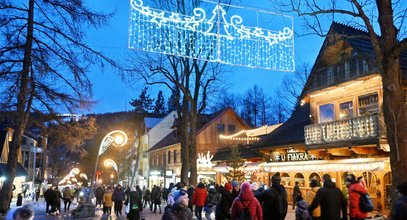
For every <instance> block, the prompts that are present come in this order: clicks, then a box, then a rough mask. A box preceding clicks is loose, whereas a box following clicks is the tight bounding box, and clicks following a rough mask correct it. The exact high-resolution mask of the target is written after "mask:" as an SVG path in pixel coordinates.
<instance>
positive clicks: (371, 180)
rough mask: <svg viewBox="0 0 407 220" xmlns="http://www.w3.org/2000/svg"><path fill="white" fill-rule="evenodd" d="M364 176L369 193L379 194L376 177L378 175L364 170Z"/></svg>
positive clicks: (373, 195)
mask: <svg viewBox="0 0 407 220" xmlns="http://www.w3.org/2000/svg"><path fill="white" fill-rule="evenodd" d="M362 176H363V182H364V184H365V186H366V188H367V191H368V193H369V194H370V195H371V196H372V197H376V196H375V195H376V194H377V190H378V189H377V183H378V179H377V177H376V175H375V174H374V173H372V172H369V171H367V172H363V174H362Z"/></svg>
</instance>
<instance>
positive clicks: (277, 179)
mask: <svg viewBox="0 0 407 220" xmlns="http://www.w3.org/2000/svg"><path fill="white" fill-rule="evenodd" d="M271 182H272V183H278V184H280V182H281V176H280V173H279V172H277V173H275V174H274V175H273V176H272V177H271Z"/></svg>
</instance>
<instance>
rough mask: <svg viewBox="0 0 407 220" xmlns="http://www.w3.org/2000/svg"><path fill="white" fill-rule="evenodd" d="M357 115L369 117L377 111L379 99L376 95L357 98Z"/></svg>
mask: <svg viewBox="0 0 407 220" xmlns="http://www.w3.org/2000/svg"><path fill="white" fill-rule="evenodd" d="M358 101H359V115H369V114H373V113H377V112H378V111H379V97H378V95H377V93H375V94H369V95H364V96H359V98H358Z"/></svg>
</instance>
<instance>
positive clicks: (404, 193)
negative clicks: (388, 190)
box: [391, 181, 407, 220]
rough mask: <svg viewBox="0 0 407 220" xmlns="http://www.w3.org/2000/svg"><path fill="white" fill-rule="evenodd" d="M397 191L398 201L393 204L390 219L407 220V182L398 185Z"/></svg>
mask: <svg viewBox="0 0 407 220" xmlns="http://www.w3.org/2000/svg"><path fill="white" fill-rule="evenodd" d="M397 191H398V193H399V200H398V201H397V202H396V203H395V204H394V208H393V210H392V215H391V216H392V218H391V219H393V220H402V219H407V181H404V182H402V183H401V184H400V185H398V186H397Z"/></svg>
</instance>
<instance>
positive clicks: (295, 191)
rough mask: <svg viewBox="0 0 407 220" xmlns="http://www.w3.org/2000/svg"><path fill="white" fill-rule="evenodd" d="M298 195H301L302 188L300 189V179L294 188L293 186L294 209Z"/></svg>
mask: <svg viewBox="0 0 407 220" xmlns="http://www.w3.org/2000/svg"><path fill="white" fill-rule="evenodd" d="M298 195H301V189H300V186H299V182H298V181H295V186H294V188H293V196H292V199H293V210H295V204H296V201H297V196H298Z"/></svg>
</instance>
